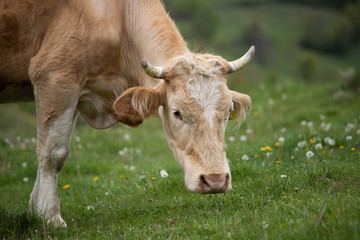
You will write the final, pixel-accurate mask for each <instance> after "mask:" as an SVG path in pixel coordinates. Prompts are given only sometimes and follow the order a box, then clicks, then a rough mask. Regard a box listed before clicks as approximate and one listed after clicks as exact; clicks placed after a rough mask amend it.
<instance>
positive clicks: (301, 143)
mask: <svg viewBox="0 0 360 240" xmlns="http://www.w3.org/2000/svg"><path fill="white" fill-rule="evenodd" d="M297 146H298V147H299V148H303V147H305V146H306V141H301V142H298V144H297Z"/></svg>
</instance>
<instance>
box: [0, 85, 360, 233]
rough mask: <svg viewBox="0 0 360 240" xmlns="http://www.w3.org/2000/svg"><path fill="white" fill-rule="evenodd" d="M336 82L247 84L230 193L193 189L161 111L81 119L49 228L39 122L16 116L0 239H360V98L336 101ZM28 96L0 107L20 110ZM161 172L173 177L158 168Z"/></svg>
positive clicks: (1, 170) (1, 166)
mask: <svg viewBox="0 0 360 240" xmlns="http://www.w3.org/2000/svg"><path fill="white" fill-rule="evenodd" d="M336 89H337V87H336V84H334V83H328V84H322V85H304V84H301V83H297V82H293V81H283V82H277V83H275V84H274V83H271V82H269V83H264V84H262V85H261V86H260V87H258V88H253V89H249V90H246V89H245V90H244V92H246V93H248V94H250V96H252V100H253V108H252V111H251V112H250V115H249V116H248V118H247V120H246V122H245V123H244V124H243V125H242V126H241V128H240V129H236V128H235V123H230V124H229V126H228V128H227V134H226V143H227V156H228V158H229V161H230V167H231V170H232V177H233V190H232V191H231V192H229V193H227V194H225V195H224V194H217V195H198V194H194V193H190V192H187V191H186V189H185V187H184V183H183V172H182V171H181V169H180V167H179V166H178V165H177V163H176V161H175V160H174V158H173V156H172V153H171V152H170V150H169V149H168V147H167V144H166V141H165V139H164V137H163V134H162V130H161V123H160V120H159V119H151V120H149V121H147V122H146V123H145V124H144V125H142V126H141V127H139V128H138V129H131V128H128V127H124V126H121V125H119V126H116V127H114V128H112V129H109V130H105V131H97V130H93V129H91V128H89V127H86V126H84V125H83V124H81V123H80V124H79V125H78V127H77V128H76V130H75V133H74V137H73V141H72V143H71V154H70V157H69V159H68V161H67V163H66V165H65V167H64V169H63V170H62V173H61V175H60V179H59V195H60V203H61V206H62V209H61V211H62V216H63V218H64V219H65V220H66V221H67V223H68V228H67V229H66V230H63V229H53V228H51V226H46V225H43V223H42V220H41V219H38V218H34V216H31V215H30V214H29V213H28V211H27V203H28V200H29V194H30V193H31V190H32V187H33V183H34V181H35V177H36V168H37V160H36V156H35V143H34V139H33V138H34V137H35V136H36V135H35V124H34V121H33V120H34V119H32V118H31V117H30V118H29V117H28V118H26V119H30V120H27V121H25V120H24V121H23V122H22V121H21V119H20V120H16V121H18V122H17V123H16V122H15V123H13V124H16V125H17V127H16V128H15V127H14V128H11V129H10V128H9V127H5V128H4V131H2V132H1V138H0V192H1V195H0V206H1V207H0V214H1V216H0V221H1V224H0V236H1V238H5V239H12V238H28V237H30V238H44V237H45V235H46V237H48V238H49V237H51V238H52V239H56V238H58V239H62V238H78V239H84V238H89V239H90V238H91V239H93V238H98V239H145V238H148V239H166V238H170V239H244V238H245V239H246V238H250V239H309V238H317V239H321V238H322V239H357V238H359V237H360V214H359V212H360V204H359V203H360V194H359V193H360V186H359V185H360V164H359V163H360V158H359V143H360V132H359V129H360V124H359V111H358V106H359V104H360V100H359V97H358V96H356V95H355V94H351V93H350V94H351V97H352V98H351V99H350V100H347V101H345V102H343V101H335V100H333V98H332V95H333V93H334V91H336ZM31 105H32V104H25V105H24V106H20V105H12V106H10V108H9V106H6V105H2V106H1V109H0V110H1V111H2V112H6V111H7V110H6V109H11V112H12V114H14V115H13V117H16V115H17V112H19V114H20V112H23V111H20V110H19V109H24V108H25V109H31V107H32V106H31ZM7 116H9V115H7ZM2 124H4V123H2ZM329 124H331V127H330V128H329V126H330V125H329ZM348 136H351V137H348ZM281 137H283V139H284V141H283V142H282V141H281V140H282V139H279V138H281ZM245 138H246V139H245ZM328 138H331V139H332V140H334V141H335V143H332V142H331V140H330V141H329V139H328ZM319 143H321V144H322V147H319V146H318V148H317V149H316V145H317V144H319ZM309 151H312V152H313V156H311V157H307V154H308V155H309V153H308V152H309ZM245 155H246V156H245ZM161 169H165V170H166V171H167V172H168V173H169V177H168V178H161V177H160V174H159V172H160V170H161ZM96 179H97V180H96ZM95 180H96V181H95ZM65 185H70V186H69V187H68V188H67V189H63V187H64V186H65Z"/></svg>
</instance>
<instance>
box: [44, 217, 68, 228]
mask: <svg viewBox="0 0 360 240" xmlns="http://www.w3.org/2000/svg"><path fill="white" fill-rule="evenodd" d="M47 224H48V225H49V224H52V225H53V226H54V227H55V228H58V227H61V228H67V225H66V222H65V221H64V220H63V219H62V218H61V216H54V217H51V219H49V220H48V221H47Z"/></svg>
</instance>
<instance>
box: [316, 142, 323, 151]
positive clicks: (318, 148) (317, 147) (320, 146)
mask: <svg viewBox="0 0 360 240" xmlns="http://www.w3.org/2000/svg"><path fill="white" fill-rule="evenodd" d="M322 147H323V146H322V144H321V143H317V144H316V145H315V149H316V150H321V149H322Z"/></svg>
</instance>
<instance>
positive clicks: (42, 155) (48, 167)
mask: <svg viewBox="0 0 360 240" xmlns="http://www.w3.org/2000/svg"><path fill="white" fill-rule="evenodd" d="M38 111H39V109H38ZM38 115H39V113H38ZM77 115H78V114H77V112H76V110H75V107H70V108H68V109H67V110H65V112H63V113H62V114H61V115H60V116H59V117H52V119H51V121H49V120H50V119H49V118H48V119H47V121H46V122H51V123H50V124H43V122H42V121H41V120H42V118H41V117H40V118H39V116H38V147H37V155H38V160H39V166H38V172H37V177H36V182H35V186H34V189H33V192H32V193H31V197H30V202H29V207H30V210H31V211H35V213H37V214H39V215H40V216H43V217H45V218H46V219H48V223H50V222H51V223H53V224H54V226H55V227H58V226H61V227H66V223H65V221H64V220H63V219H62V218H61V215H60V204H59V199H58V186H57V185H58V176H59V173H60V171H61V169H62V167H63V165H64V163H65V161H66V159H67V157H68V154H69V145H70V139H71V135H72V131H73V127H74V124H75V122H76V118H77Z"/></svg>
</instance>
